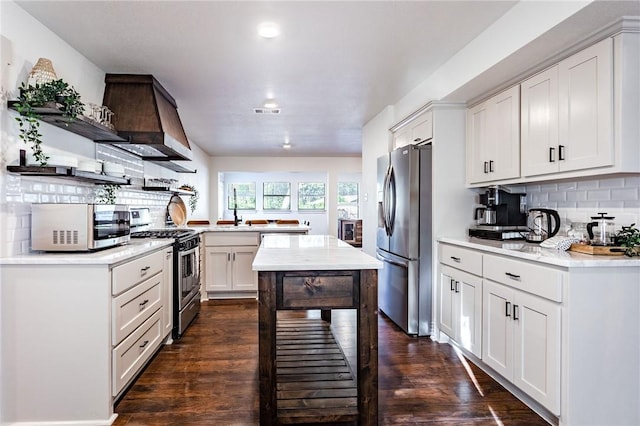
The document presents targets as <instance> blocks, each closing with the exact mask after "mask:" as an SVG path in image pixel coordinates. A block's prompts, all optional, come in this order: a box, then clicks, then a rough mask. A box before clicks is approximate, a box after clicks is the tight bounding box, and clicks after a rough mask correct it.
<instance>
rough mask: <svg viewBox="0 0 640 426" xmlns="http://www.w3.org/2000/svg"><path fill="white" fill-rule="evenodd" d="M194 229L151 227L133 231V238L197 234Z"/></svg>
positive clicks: (174, 236)
mask: <svg viewBox="0 0 640 426" xmlns="http://www.w3.org/2000/svg"><path fill="white" fill-rule="evenodd" d="M195 232H196V231H194V230H193V229H149V230H147V231H137V232H132V233H131V238H184V237H187V236H189V235H193V234H195Z"/></svg>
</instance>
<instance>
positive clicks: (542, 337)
mask: <svg viewBox="0 0 640 426" xmlns="http://www.w3.org/2000/svg"><path fill="white" fill-rule="evenodd" d="M483 284H484V287H483V295H482V298H483V333H482V335H483V349H484V352H483V356H482V360H483V361H484V362H485V363H486V364H487V365H488V366H490V367H491V368H493V369H494V370H495V371H496V372H498V373H499V374H500V375H502V376H503V377H505V378H506V379H508V380H509V381H511V382H512V383H514V384H515V385H516V386H517V387H518V388H520V389H521V390H523V391H524V392H526V393H527V394H528V395H529V396H531V397H532V398H534V399H535V400H536V401H538V402H539V403H540V404H542V405H543V406H545V407H546V408H547V409H549V410H550V411H551V412H553V413H554V414H555V415H559V414H560V305H559V304H558V303H555V302H552V301H550V300H546V299H543V298H541V297H538V296H534V295H532V294H529V293H525V292H523V291H519V290H516V289H515V288H512V287H508V286H505V285H502V284H498V283H495V282H492V281H489V280H485V281H484V283H483Z"/></svg>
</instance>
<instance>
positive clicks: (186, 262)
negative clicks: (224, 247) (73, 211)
mask: <svg viewBox="0 0 640 426" xmlns="http://www.w3.org/2000/svg"><path fill="white" fill-rule="evenodd" d="M144 210H147V211H146V212H145V211H144ZM148 216H149V215H148V209H132V217H133V218H134V219H133V224H134V229H135V228H140V227H141V228H145V227H146V226H148V225H149V224H150V222H149V217H148ZM141 221H142V222H141ZM144 222H146V224H145V223H144ZM131 238H171V239H173V240H174V242H173V307H172V308H173V332H172V336H173V338H174V339H179V338H181V337H182V334H183V333H184V332H185V330H186V329H187V327H189V325H190V324H191V322H193V320H194V319H195V317H196V316H197V315H198V313H199V312H200V236H199V235H198V234H197V233H196V231H194V230H193V229H185V228H165V229H144V230H136V231H134V232H132V233H131Z"/></svg>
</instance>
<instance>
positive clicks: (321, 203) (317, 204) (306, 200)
mask: <svg viewBox="0 0 640 426" xmlns="http://www.w3.org/2000/svg"><path fill="white" fill-rule="evenodd" d="M298 209H299V210H324V209H325V185H324V183H321V182H313V183H299V184H298Z"/></svg>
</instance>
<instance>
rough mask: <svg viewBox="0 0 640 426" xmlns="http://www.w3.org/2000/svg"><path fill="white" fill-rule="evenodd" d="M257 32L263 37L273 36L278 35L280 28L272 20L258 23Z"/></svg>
mask: <svg viewBox="0 0 640 426" xmlns="http://www.w3.org/2000/svg"><path fill="white" fill-rule="evenodd" d="M258 34H259V35H260V37H263V38H274V37H278V36H279V35H280V29H279V28H278V26H277V25H276V24H274V23H273V22H263V23H262V24H260V25H258Z"/></svg>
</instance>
